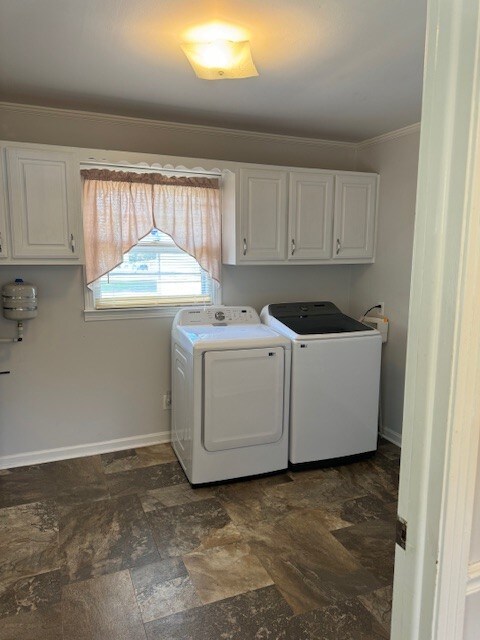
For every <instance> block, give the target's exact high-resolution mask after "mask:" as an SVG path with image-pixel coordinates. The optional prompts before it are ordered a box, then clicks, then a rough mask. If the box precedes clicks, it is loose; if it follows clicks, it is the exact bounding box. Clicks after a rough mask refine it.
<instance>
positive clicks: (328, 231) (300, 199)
mask: <svg viewBox="0 0 480 640" xmlns="http://www.w3.org/2000/svg"><path fill="white" fill-rule="evenodd" d="M333 180H334V176H333V175H326V174H321V175H316V174H314V173H291V174H290V197H289V239H290V245H289V248H288V259H289V260H327V259H328V258H330V257H331V255H332V226H333Z"/></svg>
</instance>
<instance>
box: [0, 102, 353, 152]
mask: <svg viewBox="0 0 480 640" xmlns="http://www.w3.org/2000/svg"><path fill="white" fill-rule="evenodd" d="M2 112H3V113H7V112H11V113H25V114H27V115H33V116H40V117H58V116H61V117H64V118H70V119H71V120H77V121H78V120H84V121H89V122H96V123H104V124H106V123H108V124H111V125H116V126H136V127H147V128H152V129H155V130H157V131H159V130H168V131H169V132H170V133H171V132H172V131H177V132H179V133H186V134H195V135H206V136H210V137H211V136H212V135H213V136H215V135H218V136H223V137H225V136H227V137H230V138H232V139H240V140H254V141H256V142H268V143H275V144H290V145H292V144H297V145H308V146H314V147H315V146H316V147H323V148H325V147H336V148H344V149H351V150H355V148H356V143H354V142H343V141H338V140H324V139H321V138H307V137H302V136H288V135H282V134H277V133H262V132H260V131H248V130H241V129H227V128H225V127H212V126H207V125H199V124H186V123H181V122H168V121H165V120H153V119H151V118H135V117H132V116H118V115H113V114H107V113H97V112H92V111H79V110H76V109H59V108H56V107H42V106H38V105H30V104H18V103H14V102H1V101H0V113H2Z"/></svg>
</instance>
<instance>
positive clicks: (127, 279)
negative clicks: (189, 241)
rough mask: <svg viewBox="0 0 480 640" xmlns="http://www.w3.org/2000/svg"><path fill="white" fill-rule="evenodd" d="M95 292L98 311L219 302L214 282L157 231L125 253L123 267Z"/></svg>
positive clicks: (104, 278)
mask: <svg viewBox="0 0 480 640" xmlns="http://www.w3.org/2000/svg"><path fill="white" fill-rule="evenodd" d="M92 291H93V308H94V309H96V310H102V309H103V310H106V309H132V308H136V309H138V308H152V307H157V308H158V307H172V306H186V305H193V304H207V305H208V304H212V303H214V302H216V300H215V293H216V283H215V282H214V280H212V278H210V276H209V275H208V274H207V272H206V271H204V270H203V269H202V268H201V267H200V265H199V264H198V262H197V261H196V260H195V259H194V258H192V257H191V256H190V255H189V254H188V253H186V252H185V251H182V250H181V249H179V248H178V247H177V246H176V244H175V243H174V242H173V240H172V239H171V238H170V236H168V235H167V234H165V233H162V232H161V231H158V230H157V229H154V230H153V231H152V232H151V233H149V234H148V235H147V236H145V237H144V238H143V239H142V240H140V242H139V243H138V244H137V245H136V246H135V247H133V248H132V249H131V250H130V251H129V252H128V253H126V254H125V257H124V260H123V262H122V264H120V265H119V266H118V267H115V268H114V269H112V271H110V272H109V273H108V274H106V275H104V276H102V277H101V278H99V279H98V280H96V281H95V283H94V285H93V289H92Z"/></svg>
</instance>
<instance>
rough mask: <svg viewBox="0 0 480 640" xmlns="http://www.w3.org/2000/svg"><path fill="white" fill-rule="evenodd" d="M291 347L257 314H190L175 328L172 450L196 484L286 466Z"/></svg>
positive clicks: (222, 310) (239, 310)
mask: <svg viewBox="0 0 480 640" xmlns="http://www.w3.org/2000/svg"><path fill="white" fill-rule="evenodd" d="M289 389H290V341H289V340H288V339H286V338H285V337H284V336H281V335H279V334H278V333H277V332H275V331H274V330H273V329H270V328H269V327H267V326H265V325H264V324H262V323H261V321H260V318H259V316H258V314H257V312H256V311H255V310H254V309H252V308H251V307H189V308H185V309H181V310H180V311H179V312H178V313H177V315H176V316H175V319H174V321H173V326H172V445H173V449H174V451H175V453H176V455H177V457H178V459H179V461H180V463H181V465H182V467H183V469H184V471H185V473H186V475H187V477H188V479H189V481H190V482H191V483H192V484H204V483H209V482H217V481H220V480H228V479H231V478H240V477H243V476H251V475H258V474H263V473H269V472H272V471H279V470H281V469H285V468H286V467H287V466H288V415H289Z"/></svg>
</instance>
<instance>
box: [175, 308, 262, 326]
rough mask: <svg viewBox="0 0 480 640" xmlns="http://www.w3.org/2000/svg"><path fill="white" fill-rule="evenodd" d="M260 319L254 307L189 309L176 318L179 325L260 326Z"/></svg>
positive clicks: (183, 310) (180, 312)
mask: <svg viewBox="0 0 480 640" xmlns="http://www.w3.org/2000/svg"><path fill="white" fill-rule="evenodd" d="M260 322H261V321H260V317H259V315H258V313H257V312H256V311H255V309H252V307H220V306H219V307H188V308H185V309H181V310H180V311H179V312H178V314H177V318H176V324H178V325H182V326H185V325H206V324H211V325H216V326H218V325H230V324H260Z"/></svg>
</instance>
